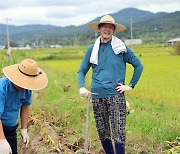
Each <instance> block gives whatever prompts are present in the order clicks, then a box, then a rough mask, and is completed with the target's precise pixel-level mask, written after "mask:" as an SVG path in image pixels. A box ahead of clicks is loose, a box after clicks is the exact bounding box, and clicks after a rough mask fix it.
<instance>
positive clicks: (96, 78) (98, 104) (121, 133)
mask: <svg viewBox="0 0 180 154" xmlns="http://www.w3.org/2000/svg"><path fill="white" fill-rule="evenodd" d="M88 26H89V28H91V29H93V30H97V31H99V33H100V36H99V37H98V38H97V40H96V41H95V43H94V44H93V45H90V46H89V48H88V49H87V52H86V54H85V56H84V58H83V61H82V63H81V66H80V68H79V71H78V84H79V87H80V89H79V93H80V96H81V97H88V96H89V95H90V94H91V92H92V93H97V94H98V95H92V105H93V112H94V118H95V121H96V128H97V131H98V134H99V138H100V141H101V143H102V146H103V148H104V151H105V152H106V154H114V153H116V154H124V153H125V141H126V133H125V125H126V98H125V92H126V91H130V90H132V89H133V88H134V87H135V85H136V84H137V82H138V80H139V79H140V76H141V73H142V70H143V65H142V63H141V61H140V60H139V59H138V58H137V56H136V55H135V54H134V53H133V52H132V51H131V49H130V48H128V47H127V46H126V45H125V44H124V43H123V42H122V41H121V40H120V39H119V38H117V37H116V36H114V35H113V34H114V32H120V31H123V30H125V29H126V27H125V26H123V25H121V24H117V23H115V21H114V19H113V18H112V17H111V16H110V15H105V16H103V17H102V18H101V19H100V21H99V22H93V23H90V24H89V25H88ZM126 63H129V64H131V65H132V66H133V68H134V72H133V75H132V78H131V80H130V82H129V84H128V85H126V84H125V74H126ZM90 67H92V83H91V92H90V91H89V90H87V89H86V88H85V75H86V73H87V72H88V70H89V69H90ZM110 123H111V124H110ZM111 131H112V136H111ZM112 137H113V140H114V145H115V150H114V148H113V144H112V140H111V138H112Z"/></svg>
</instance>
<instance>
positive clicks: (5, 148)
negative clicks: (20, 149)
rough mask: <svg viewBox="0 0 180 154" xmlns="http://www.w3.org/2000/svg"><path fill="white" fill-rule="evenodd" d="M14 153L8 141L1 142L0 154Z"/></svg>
mask: <svg viewBox="0 0 180 154" xmlns="http://www.w3.org/2000/svg"><path fill="white" fill-rule="evenodd" d="M10 153H12V150H11V146H10V145H9V143H8V142H7V140H6V139H3V140H0V154H10Z"/></svg>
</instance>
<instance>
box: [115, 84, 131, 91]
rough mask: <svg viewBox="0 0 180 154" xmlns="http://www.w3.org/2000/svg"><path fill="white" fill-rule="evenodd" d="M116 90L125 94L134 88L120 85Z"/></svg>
mask: <svg viewBox="0 0 180 154" xmlns="http://www.w3.org/2000/svg"><path fill="white" fill-rule="evenodd" d="M115 90H116V91H117V92H119V93H122V92H125V91H130V90H132V87H130V86H129V85H123V84H121V83H118V84H117V86H116V88H115Z"/></svg>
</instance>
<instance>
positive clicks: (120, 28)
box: [88, 22, 126, 32]
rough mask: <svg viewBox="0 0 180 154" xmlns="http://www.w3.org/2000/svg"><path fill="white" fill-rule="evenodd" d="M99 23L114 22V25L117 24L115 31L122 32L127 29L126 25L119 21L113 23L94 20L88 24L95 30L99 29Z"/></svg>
mask: <svg viewBox="0 0 180 154" xmlns="http://www.w3.org/2000/svg"><path fill="white" fill-rule="evenodd" d="M99 24H112V25H115V27H116V28H115V31H114V32H121V31H124V30H125V29H126V27H125V26H124V25H121V24H117V23H111V22H92V23H90V24H88V27H89V28H91V29H93V30H98V29H99V27H98V25H99Z"/></svg>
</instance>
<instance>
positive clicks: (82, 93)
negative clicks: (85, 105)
mask: <svg viewBox="0 0 180 154" xmlns="http://www.w3.org/2000/svg"><path fill="white" fill-rule="evenodd" d="M79 94H80V96H81V97H88V96H89V95H90V94H91V92H90V91H88V90H87V89H86V88H85V87H81V88H80V89H79Z"/></svg>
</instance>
